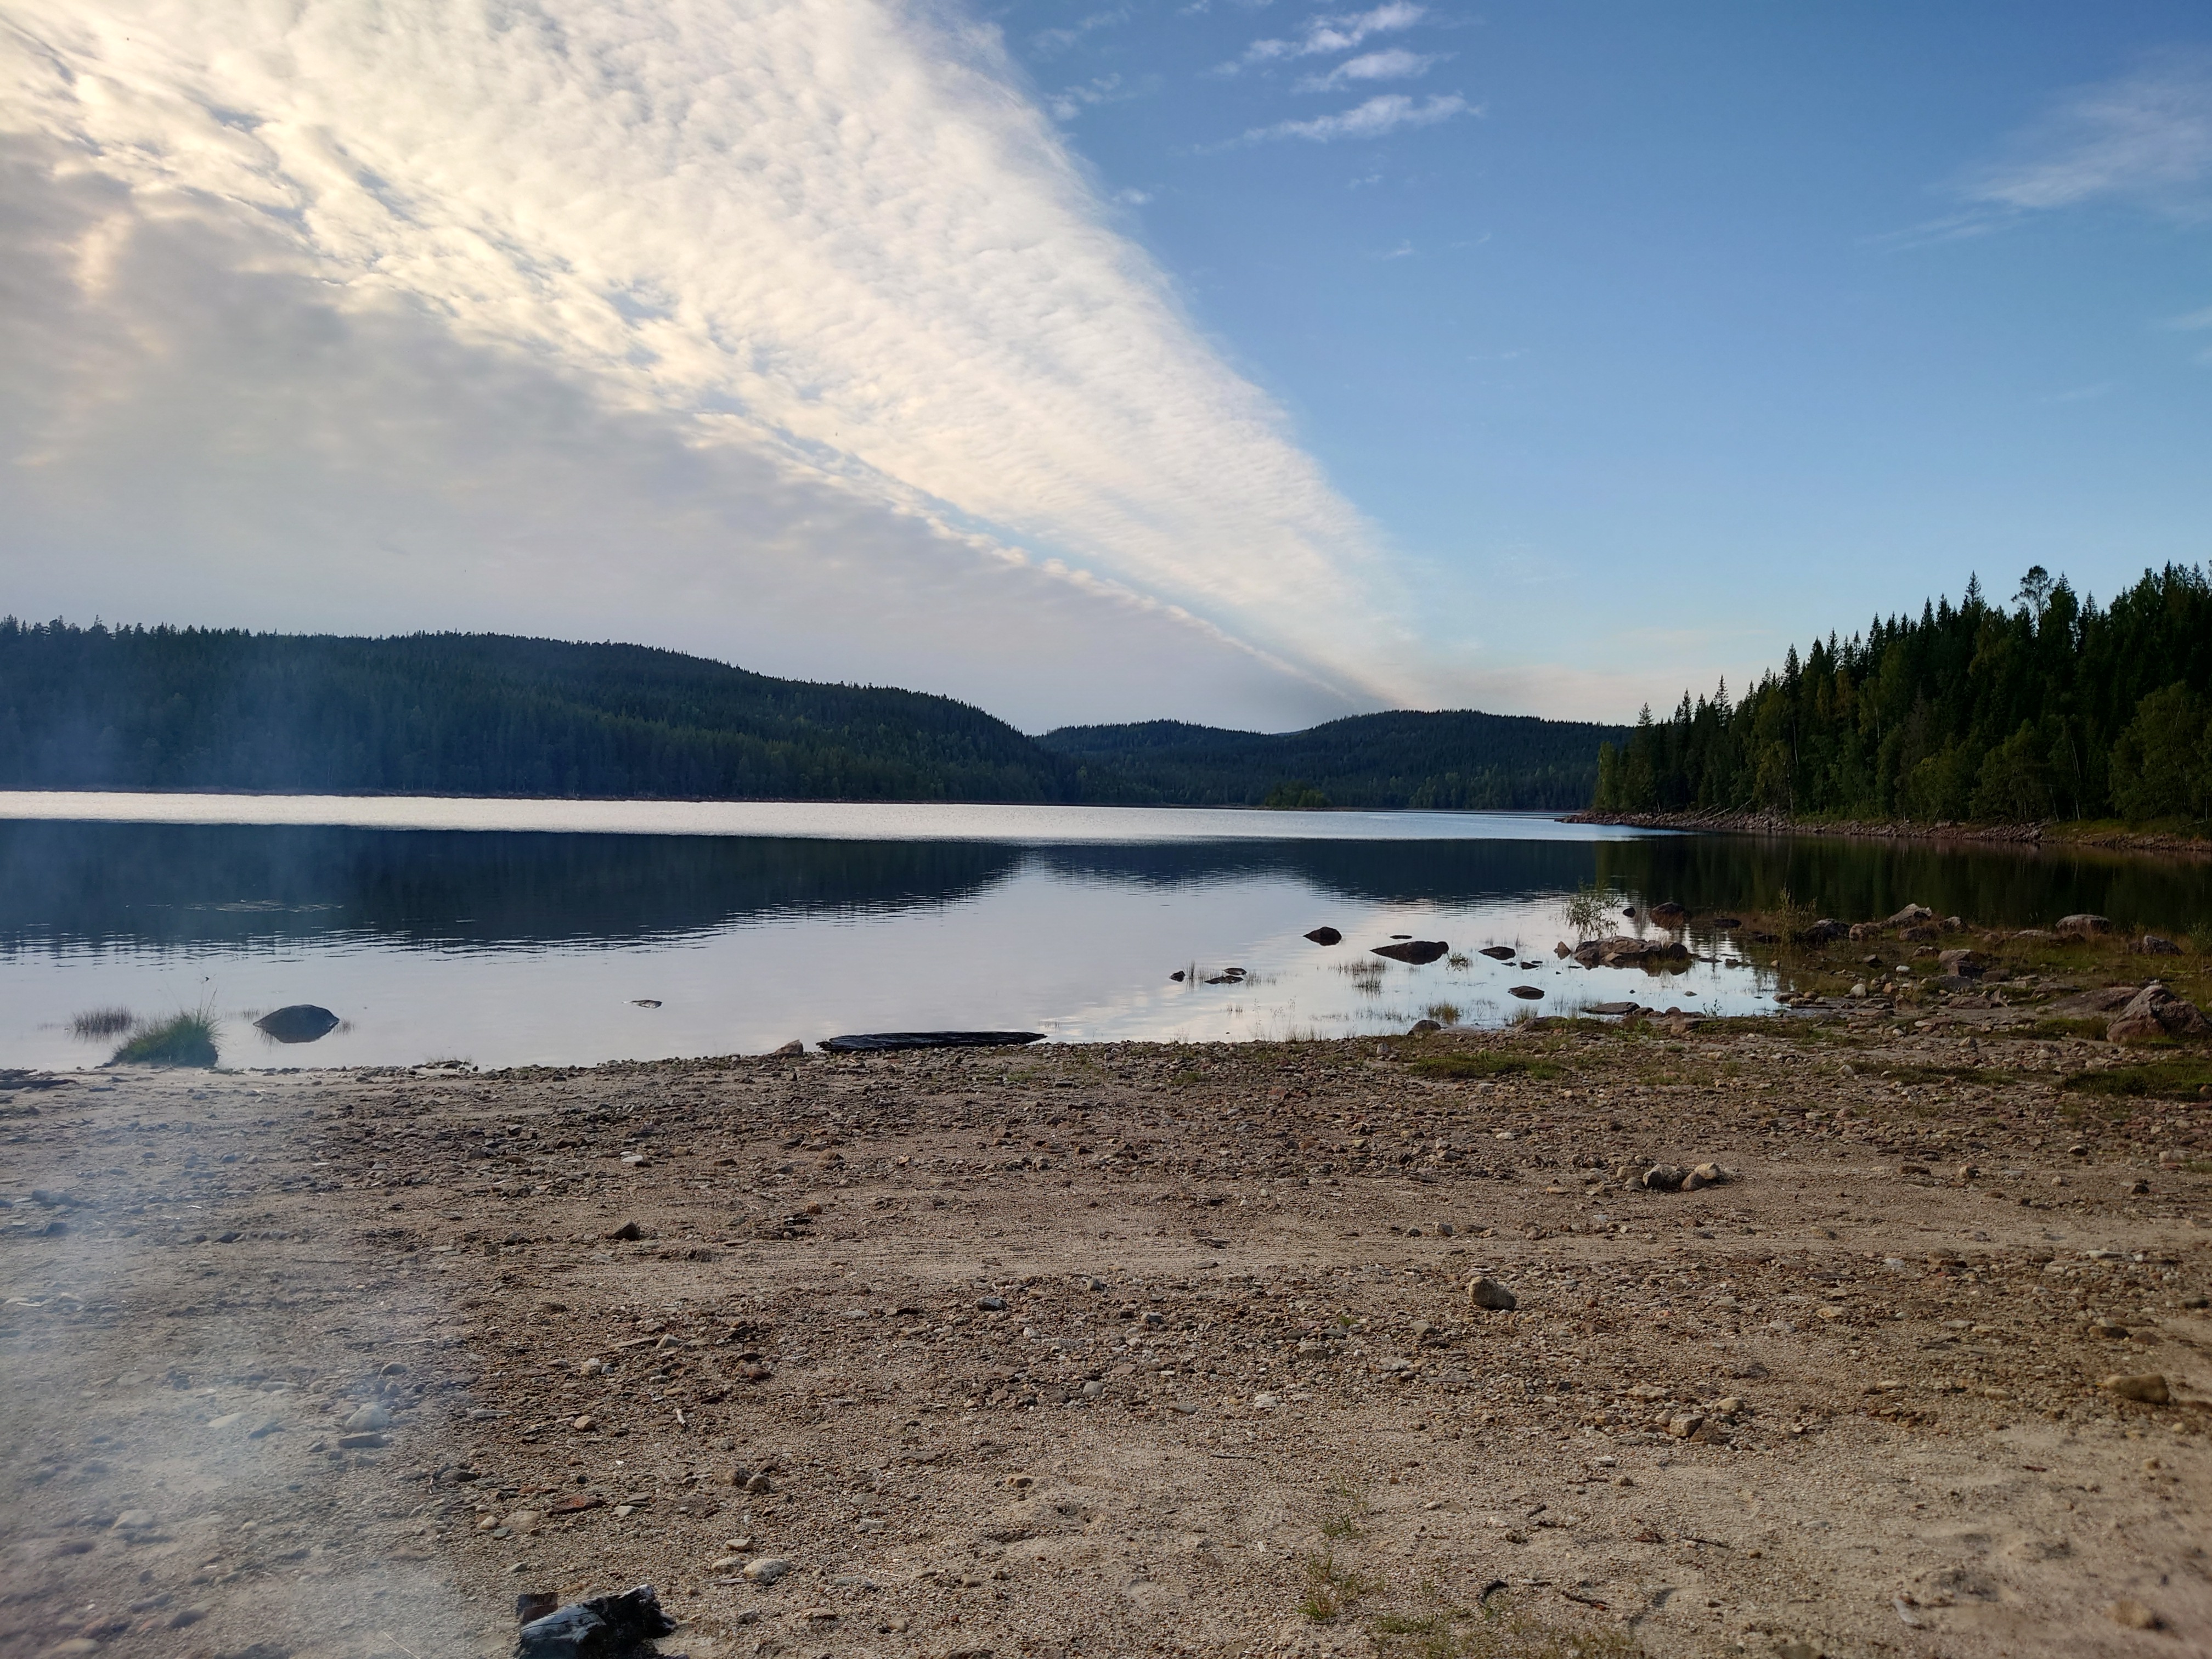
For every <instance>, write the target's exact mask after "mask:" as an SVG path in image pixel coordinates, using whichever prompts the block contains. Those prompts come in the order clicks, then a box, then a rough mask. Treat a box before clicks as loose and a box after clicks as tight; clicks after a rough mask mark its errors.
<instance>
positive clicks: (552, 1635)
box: [514, 1584, 676, 1659]
mask: <svg viewBox="0 0 2212 1659" xmlns="http://www.w3.org/2000/svg"><path fill="white" fill-rule="evenodd" d="M675 1628H676V1626H675V1623H674V1621H673V1620H671V1619H670V1618H669V1617H668V1615H667V1614H666V1613H663V1612H662V1611H661V1610H660V1598H659V1596H657V1595H654V1594H653V1586H652V1585H650V1584H640V1585H639V1586H638V1587H637V1588H636V1589H632V1590H624V1591H623V1593H622V1594H621V1595H601V1596H598V1597H595V1598H594V1599H592V1601H572V1602H570V1603H569V1604H568V1606H567V1607H561V1608H559V1609H557V1610H556V1611H554V1612H552V1613H547V1614H546V1615H545V1616H544V1618H542V1619H533V1620H531V1621H530V1623H528V1624H526V1625H525V1626H523V1627H522V1633H521V1634H520V1636H518V1637H517V1638H515V1643H514V1655H515V1659H624V1656H628V1655H632V1654H639V1655H643V1654H650V1653H652V1652H653V1638H654V1637H656V1636H665V1635H667V1634H668V1632H671V1631H672V1630H674V1629H675Z"/></svg>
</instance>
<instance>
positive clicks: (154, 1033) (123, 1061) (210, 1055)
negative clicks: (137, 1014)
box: [107, 1008, 216, 1066]
mask: <svg viewBox="0 0 2212 1659" xmlns="http://www.w3.org/2000/svg"><path fill="white" fill-rule="evenodd" d="M215 1034H216V1020H215V1014H214V1011H213V1010H211V1009H207V1008H198V1009H191V1010H184V1011H180V1012H177V1013H175V1014H173V1015H171V1016H170V1017H169V1018H167V1019H165V1020H163V1021H161V1022H160V1023H159V1024H146V1025H141V1026H140V1027H138V1029H137V1030H135V1031H133V1032H132V1033H131V1040H130V1041H129V1042H125V1044H124V1045H123V1046H122V1047H121V1048H118V1049H117V1050H116V1051H115V1053H114V1054H113V1055H112V1056H111V1057H110V1058H109V1060H108V1062H107V1063H108V1064H109V1065H111V1066H212V1065H214V1064H215V1063H216V1048H215Z"/></svg>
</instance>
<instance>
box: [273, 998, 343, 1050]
mask: <svg viewBox="0 0 2212 1659" xmlns="http://www.w3.org/2000/svg"><path fill="white" fill-rule="evenodd" d="M253 1028H254V1030H257V1031H259V1032H260V1033H261V1034H262V1035H263V1036H266V1037H270V1038H272V1039H274V1040H275V1041H276V1042H315V1041H317V1040H318V1039H319V1038H322V1037H326V1036H329V1035H330V1034H331V1032H332V1031H335V1030H337V1028H338V1017H337V1015H336V1014H334V1013H332V1012H331V1011H330V1010H329V1009H327V1008H318V1007H317V1006H315V1005H314V1004H313V1003H312V1002H295V1003H293V1004H291V1005H290V1006H288V1007H283V1008H279V1009H277V1010H276V1012H274V1013H268V1014H264V1015H262V1016H261V1018H258V1019H257V1020H255V1021H254V1022H253Z"/></svg>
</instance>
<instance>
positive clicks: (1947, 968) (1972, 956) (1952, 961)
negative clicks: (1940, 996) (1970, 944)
mask: <svg viewBox="0 0 2212 1659" xmlns="http://www.w3.org/2000/svg"><path fill="white" fill-rule="evenodd" d="M1936 961H1937V962H1939V963H1942V968H1943V971H1944V972H1945V973H1947V974H1955V975H1959V976H1960V977H1961V978H1963V979H1979V978H1980V977H1981V976H1982V975H1984V974H1985V973H1987V972H1989V969H1990V959H1989V958H1988V957H1985V956H1984V955H1983V954H1982V953H1981V952H1980V951H1944V952H1943V953H1942V955H1941V956H1939V957H1936Z"/></svg>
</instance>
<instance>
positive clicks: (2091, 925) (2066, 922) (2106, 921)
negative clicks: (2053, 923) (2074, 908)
mask: <svg viewBox="0 0 2212 1659" xmlns="http://www.w3.org/2000/svg"><path fill="white" fill-rule="evenodd" d="M2057 931H2058V936H2059V938H2061V939H2094V938H2096V937H2098V936H2099V935H2100V934H2103V933H2111V932H2112V918H2111V917H2110V916H2094V915H2089V914H2088V913H2087V912H2086V911H2085V912H2083V913H2081V915H2071V916H2061V917H2059V918H2058V930H2057Z"/></svg>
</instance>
